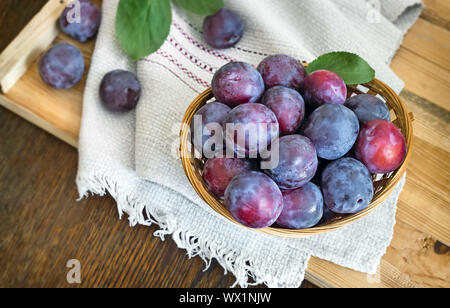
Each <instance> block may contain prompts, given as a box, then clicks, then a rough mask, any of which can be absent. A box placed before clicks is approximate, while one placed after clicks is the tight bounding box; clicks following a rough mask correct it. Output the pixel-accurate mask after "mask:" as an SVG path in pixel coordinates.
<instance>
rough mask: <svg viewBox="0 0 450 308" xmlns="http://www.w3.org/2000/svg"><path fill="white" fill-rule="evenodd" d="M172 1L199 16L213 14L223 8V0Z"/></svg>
mask: <svg viewBox="0 0 450 308" xmlns="http://www.w3.org/2000/svg"><path fill="white" fill-rule="evenodd" d="M173 2H175V4H176V5H178V6H181V7H182V8H184V9H185V10H188V11H191V12H192V13H195V14H197V15H201V16H209V15H214V14H216V13H217V12H218V11H219V10H220V9H221V8H223V0H173Z"/></svg>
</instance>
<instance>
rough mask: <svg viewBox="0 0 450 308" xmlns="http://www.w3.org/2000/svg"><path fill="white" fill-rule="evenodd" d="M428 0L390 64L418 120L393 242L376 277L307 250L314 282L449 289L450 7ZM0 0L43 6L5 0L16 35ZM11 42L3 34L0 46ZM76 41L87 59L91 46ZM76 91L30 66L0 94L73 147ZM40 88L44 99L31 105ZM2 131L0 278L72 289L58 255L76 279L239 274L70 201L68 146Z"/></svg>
mask: <svg viewBox="0 0 450 308" xmlns="http://www.w3.org/2000/svg"><path fill="white" fill-rule="evenodd" d="M44 2H45V1H41V5H42V4H43V3H44ZM424 2H425V4H426V5H427V7H426V9H425V10H424V12H423V14H422V16H421V19H420V20H419V22H418V23H417V24H416V25H414V27H413V28H412V30H411V31H410V32H409V33H408V35H407V36H406V38H405V41H404V43H403V45H402V47H401V49H400V51H399V52H398V54H397V55H396V56H395V57H394V59H393V62H392V68H393V70H394V71H395V72H396V73H397V74H398V75H399V76H400V78H402V79H403V80H404V81H405V84H406V89H405V91H404V92H403V93H402V95H401V97H402V99H403V100H404V101H405V103H406V105H407V107H408V109H409V110H410V111H412V112H414V114H415V117H416V121H415V123H414V126H415V127H414V128H415V131H414V132H415V140H414V142H415V148H414V150H413V153H412V157H411V161H410V167H409V171H408V178H407V182H406V186H405V190H404V192H403V193H402V194H401V196H400V200H399V203H398V212H397V225H396V227H395V234H394V239H393V241H392V244H391V246H390V247H389V248H388V251H387V253H386V255H385V256H384V257H383V260H382V262H381V265H380V270H379V277H369V278H368V277H367V275H364V274H362V273H359V272H355V271H352V270H349V269H345V268H342V267H339V266H337V265H335V264H331V263H329V262H327V261H324V260H319V259H316V258H312V259H311V261H310V264H309V267H308V271H307V274H306V277H307V279H308V280H310V281H311V282H313V283H314V284H316V285H318V286H321V287H361V286H364V287H450V277H449V275H450V252H449V249H448V246H446V245H445V244H447V245H448V244H450V230H449V226H450V208H449V205H450V196H449V190H448V187H449V185H450V182H449V181H450V174H449V172H450V166H449V161H450V155H449V149H450V147H449V144H450V141H449V132H450V111H449V110H450V102H449V100H448V97H450V84H449V82H448V80H450V75H449V74H450V73H449V72H450V67H449V64H450V63H449V62H448V61H449V57H448V46H449V45H450V39H449V37H450V36H449V27H448V25H449V19H450V14H447V13H446V12H449V10H450V7H449V3H448V1H446V0H425V1H424ZM2 5H3V6H4V9H5V10H6V11H8V9H12V10H17V9H18V8H19V7H20V9H21V10H23V11H27V12H24V15H26V16H30V17H31V16H33V15H34V14H35V13H36V11H37V10H38V9H39V6H29V7H23V6H20V5H18V4H17V1H13V0H6V1H5V0H4V1H1V2H0V14H3V15H0V26H2V25H3V24H6V25H9V27H10V29H8V31H11V33H15V34H14V35H16V34H17V33H18V32H19V30H20V29H21V28H22V27H23V26H24V25H25V23H23V24H20V23H18V24H15V23H14V22H12V21H4V18H3V16H6V18H9V17H8V16H17V15H18V14H17V12H16V13H11V14H9V13H4V10H3V9H2ZM33 9H34V10H35V12H33V13H29V11H28V10H30V11H31V10H33ZM22 21H23V20H22ZM14 27H16V28H15V29H14ZM8 31H5V30H4V27H0V35H2V36H0V37H2V38H3V37H9V40H11V39H12V38H13V37H14V35H11V34H6V36H5V35H4V34H2V33H4V32H8ZM58 40H63V41H67V40H69V39H68V38H67V37H64V36H59V38H58ZM69 41H70V40H69ZM91 44H93V43H91ZM6 45H7V43H5V42H3V41H0V46H6ZM81 47H82V48H83V52H84V54H85V57H86V59H89V56H90V52H91V50H92V48H93V46H87V45H84V46H81ZM82 88H83V86H82V85H80V86H79V87H76V89H74V91H70V90H69V91H67V92H65V93H62V92H59V91H52V90H49V89H46V88H45V87H43V86H42V84H41V83H40V80H39V79H38V77H37V75H36V68H35V64H33V65H32V66H31V68H30V70H28V71H27V73H26V74H25V75H24V76H23V77H22V79H21V80H19V82H18V83H17V84H16V85H15V86H14V87H13V88H12V89H11V91H10V92H9V93H8V94H7V95H3V96H0V104H2V105H4V106H6V107H7V108H11V109H14V108H16V109H14V112H17V113H18V114H20V115H21V116H22V117H25V118H26V119H28V120H30V121H31V122H33V123H35V124H37V125H38V126H41V127H44V129H46V130H47V131H49V132H51V133H52V134H54V135H57V136H58V138H60V139H62V140H64V141H66V142H68V143H70V144H72V145H76V142H77V136H78V129H79V121H80V110H81V92H82ZM36 97H38V98H39V99H42V98H45V99H46V100H47V103H46V104H41V105H39V106H37V107H36V106H34V104H33V98H36ZM66 97H70V100H67V99H64V98H66ZM5 102H6V103H5ZM8 102H9V105H8ZM11 104H12V105H14V108H13V106H11ZM52 111H53V114H51V116H46V115H45V114H47V113H52ZM55 117H56V119H57V120H56V121H55V120H54V119H55ZM0 135H1V136H2V137H3V136H4V137H5V138H1V139H0V155H1V157H2V160H0V191H2V193H1V194H0V213H1V216H0V219H1V221H0V257H1V258H0V267H1V268H2V269H6V270H4V271H3V272H0V286H63V287H65V286H68V285H67V282H66V281H65V275H66V272H67V269H66V268H65V263H66V262H67V260H68V259H72V258H78V259H80V261H81V264H82V275H83V283H82V285H81V286H97V287H101V286H109V287H113V286H114V287H116V286H138V287H145V286H164V287H168V286H170V287H173V286H182V287H212V286H229V285H230V284H231V283H232V282H233V281H234V280H233V278H232V277H231V276H230V275H226V276H224V275H223V272H222V269H221V268H220V266H218V265H217V264H216V263H214V264H213V266H212V268H211V269H209V270H208V271H207V272H206V273H203V272H202V269H203V262H202V261H201V260H199V259H198V258H195V259H193V260H190V261H188V260H187V258H186V257H185V255H184V252H183V251H181V250H179V249H177V248H176V246H175V245H174V244H173V242H172V241H171V240H168V241H166V242H164V243H161V242H160V241H159V239H155V238H153V237H152V236H151V235H152V232H153V231H154V230H155V228H145V227H137V228H133V229H131V228H129V227H128V224H127V222H126V221H125V220H124V221H118V220H117V213H116V210H115V205H114V202H113V201H112V200H111V199H109V198H98V197H94V198H91V199H89V200H85V201H83V202H81V203H78V204H77V203H75V202H73V200H75V198H76V197H77V196H76V189H75V186H74V177H75V171H76V151H75V150H74V149H73V148H71V147H69V146H67V145H65V144H63V143H61V142H60V141H57V140H56V139H55V138H52V137H50V136H49V135H47V134H45V133H44V132H42V131H40V130H38V129H36V128H34V127H32V126H31V125H29V124H27V123H25V122H23V121H22V120H20V119H18V118H17V117H16V116H13V115H11V114H10V113H9V112H6V111H4V110H2V109H0ZM308 286H309V285H308Z"/></svg>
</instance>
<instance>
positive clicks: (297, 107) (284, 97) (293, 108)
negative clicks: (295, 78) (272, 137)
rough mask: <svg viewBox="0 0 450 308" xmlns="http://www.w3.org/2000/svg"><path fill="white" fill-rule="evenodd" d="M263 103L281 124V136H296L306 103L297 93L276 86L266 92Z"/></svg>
mask: <svg viewBox="0 0 450 308" xmlns="http://www.w3.org/2000/svg"><path fill="white" fill-rule="evenodd" d="M261 102H262V104H264V105H266V106H267V107H269V108H270V110H272V111H273V113H275V115H276V117H277V119H278V123H279V124H280V135H290V134H294V133H295V132H296V131H297V130H298V129H299V127H300V126H301V124H302V122H303V118H304V116H305V102H304V100H303V97H302V96H301V95H300V94H299V93H298V92H297V91H295V90H293V89H290V88H286V87H281V86H276V87H273V88H270V89H269V90H267V91H266V93H265V94H264V96H263V99H262V101H261Z"/></svg>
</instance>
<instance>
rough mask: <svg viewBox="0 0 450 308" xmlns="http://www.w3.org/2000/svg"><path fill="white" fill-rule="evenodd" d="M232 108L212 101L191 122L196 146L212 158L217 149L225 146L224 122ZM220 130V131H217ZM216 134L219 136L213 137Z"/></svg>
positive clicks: (207, 156)
mask: <svg viewBox="0 0 450 308" xmlns="http://www.w3.org/2000/svg"><path fill="white" fill-rule="evenodd" d="M230 111H231V108H230V107H228V106H227V105H225V104H222V103H219V102H212V103H209V104H206V105H205V106H203V107H202V108H200V109H199V110H198V111H197V112H196V113H195V115H194V119H193V121H192V123H191V136H192V140H193V143H194V146H195V148H196V149H197V150H198V151H200V152H202V153H204V154H205V156H206V158H211V157H213V155H206V154H209V153H210V152H211V153H214V152H215V151H216V150H221V149H222V147H223V126H222V125H223V122H224V121H225V119H226V117H227V115H228V113H229V112H230ZM217 130H220V131H217ZM214 136H216V137H217V139H216V138H213V137H214Z"/></svg>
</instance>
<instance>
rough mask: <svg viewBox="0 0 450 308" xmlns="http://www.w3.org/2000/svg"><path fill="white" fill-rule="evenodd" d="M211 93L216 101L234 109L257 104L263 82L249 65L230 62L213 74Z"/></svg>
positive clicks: (261, 92)
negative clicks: (243, 105)
mask: <svg viewBox="0 0 450 308" xmlns="http://www.w3.org/2000/svg"><path fill="white" fill-rule="evenodd" d="M212 91H213V94H214V97H215V98H216V100H217V101H219V102H222V103H224V104H227V105H228V106H230V107H231V108H234V107H236V106H239V105H241V104H247V103H257V102H259V100H260V99H261V96H262V95H263V93H264V81H263V79H262V77H261V74H260V73H259V72H258V71H257V70H256V69H254V68H253V67H252V66H251V65H250V64H247V63H243V62H231V63H228V64H226V65H224V66H223V67H221V68H220V69H219V70H218V71H217V72H216V73H215V74H214V77H213V80H212Z"/></svg>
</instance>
